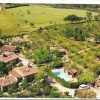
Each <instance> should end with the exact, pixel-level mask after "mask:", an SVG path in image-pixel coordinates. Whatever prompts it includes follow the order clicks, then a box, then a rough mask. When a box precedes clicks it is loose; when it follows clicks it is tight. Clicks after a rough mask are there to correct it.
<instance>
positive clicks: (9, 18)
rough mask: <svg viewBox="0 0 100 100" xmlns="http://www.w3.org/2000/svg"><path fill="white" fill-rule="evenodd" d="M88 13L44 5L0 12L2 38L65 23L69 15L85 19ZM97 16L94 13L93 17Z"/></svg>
mask: <svg viewBox="0 0 100 100" xmlns="http://www.w3.org/2000/svg"><path fill="white" fill-rule="evenodd" d="M28 12H29V14H28ZM86 12H87V11H85V10H77V9H59V8H50V7H48V6H43V5H40V6H39V5H32V6H23V7H17V8H11V9H6V10H4V11H1V12H0V29H1V30H2V36H4V35H6V36H7V35H16V34H19V33H20V32H21V31H23V30H24V31H34V30H37V29H38V28H39V27H44V26H49V25H52V24H55V23H64V21H63V18H64V17H65V16H67V15H69V14H76V15H78V16H82V17H85V16H86ZM96 14H97V13H94V12H93V15H96ZM25 20H26V22H25ZM30 23H34V27H32V26H30Z"/></svg>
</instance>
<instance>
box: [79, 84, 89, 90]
mask: <svg viewBox="0 0 100 100" xmlns="http://www.w3.org/2000/svg"><path fill="white" fill-rule="evenodd" d="M89 88H90V86H88V85H86V84H81V85H80V86H79V89H89Z"/></svg>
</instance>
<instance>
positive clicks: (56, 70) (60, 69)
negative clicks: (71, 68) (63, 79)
mask: <svg viewBox="0 0 100 100" xmlns="http://www.w3.org/2000/svg"><path fill="white" fill-rule="evenodd" d="M52 72H62V73H63V74H64V75H65V76H67V77H68V78H70V79H71V81H70V82H77V81H78V80H77V78H73V77H72V75H68V73H66V72H64V68H59V69H54V70H52Z"/></svg>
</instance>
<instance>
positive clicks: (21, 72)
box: [9, 66, 37, 81]
mask: <svg viewBox="0 0 100 100" xmlns="http://www.w3.org/2000/svg"><path fill="white" fill-rule="evenodd" d="M36 73H37V68H35V67H33V66H22V67H16V68H14V69H13V70H11V71H10V72H9V75H11V76H13V77H15V78H17V80H18V81H19V80H20V79H21V78H27V79H29V80H31V79H32V78H33V77H34V74H36Z"/></svg>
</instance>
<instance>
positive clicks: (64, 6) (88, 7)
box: [46, 4, 100, 12]
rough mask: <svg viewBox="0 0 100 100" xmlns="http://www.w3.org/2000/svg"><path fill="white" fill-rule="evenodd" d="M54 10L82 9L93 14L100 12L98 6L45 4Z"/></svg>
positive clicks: (99, 6) (99, 5)
mask: <svg viewBox="0 0 100 100" xmlns="http://www.w3.org/2000/svg"><path fill="white" fill-rule="evenodd" d="M46 5H47V6H52V7H54V8H65V9H84V10H90V11H94V12H98V11H100V4H46Z"/></svg>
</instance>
